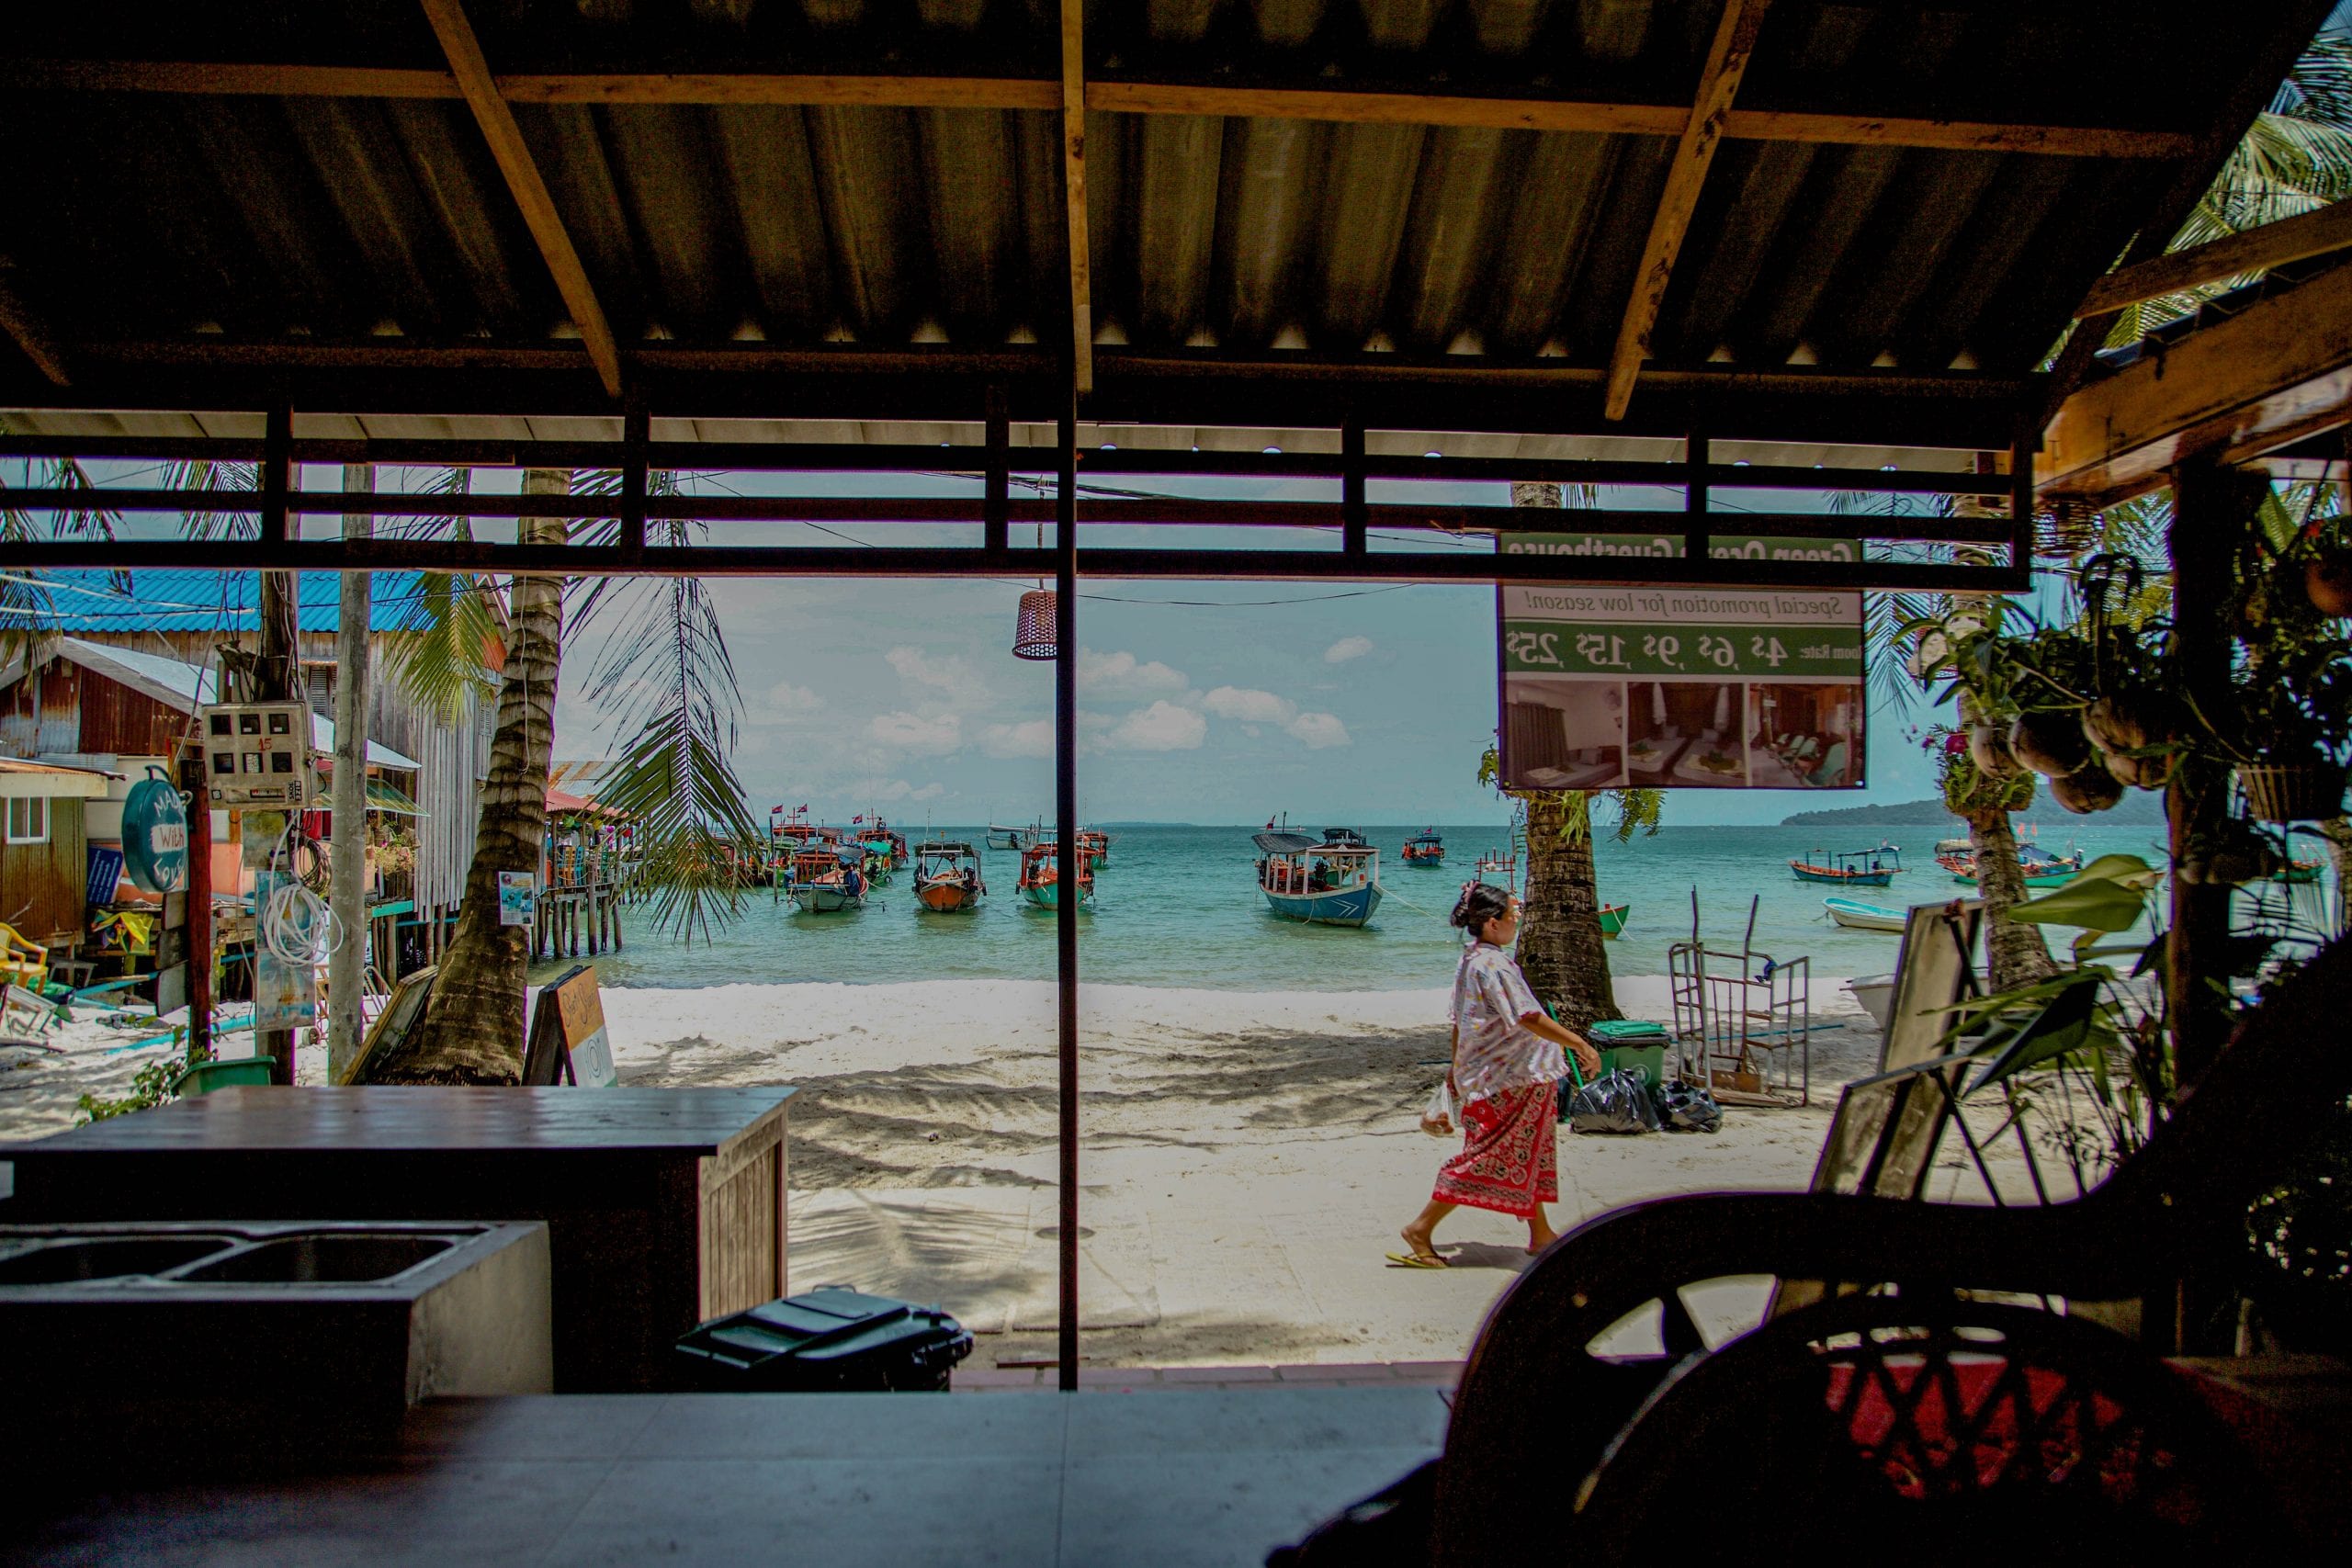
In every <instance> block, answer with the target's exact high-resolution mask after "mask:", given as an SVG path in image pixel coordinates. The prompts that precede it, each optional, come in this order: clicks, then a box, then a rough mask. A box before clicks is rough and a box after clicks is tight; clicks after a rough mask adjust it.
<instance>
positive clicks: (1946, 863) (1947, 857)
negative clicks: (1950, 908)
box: [1936, 844, 2083, 887]
mask: <svg viewBox="0 0 2352 1568" xmlns="http://www.w3.org/2000/svg"><path fill="white" fill-rule="evenodd" d="M1936 863H1937V864H1938V865H1939V866H1942V867H1943V868H1944V869H1945V870H1946V871H1948V872H1950V873H1951V879H1952V880H1953V881H1954V882H1957V883H1959V884H1960V885H1961V886H1963V887H1973V886H1976V853H1975V851H1974V850H1973V849H1970V850H1966V851H1959V850H1955V851H1950V852H1945V853H1942V854H1939V855H1938V856H1937V857H1936ZM2018 869H2019V870H2021V871H2022V872H2024V874H2025V885H2026V886H2028V887H2064V886H2066V884H2068V883H2069V882H2072V881H2074V880H2075V873H2076V872H2079V871H2081V870H2082V869H2083V852H2082V851H2080V850H2076V851H2075V852H2073V853H2071V854H2066V855H2052V854H2050V853H2049V852H2046V851H2043V850H2039V849H2036V848H2035V847H2034V846H2033V845H2031V844H2019V845H2018Z"/></svg>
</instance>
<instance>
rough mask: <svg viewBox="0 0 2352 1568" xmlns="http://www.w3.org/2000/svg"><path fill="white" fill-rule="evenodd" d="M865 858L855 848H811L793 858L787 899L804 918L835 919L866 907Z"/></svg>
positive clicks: (853, 846) (846, 846)
mask: <svg viewBox="0 0 2352 1568" xmlns="http://www.w3.org/2000/svg"><path fill="white" fill-rule="evenodd" d="M865 888H866V876H865V854H864V852H862V851H860V850H859V849H858V848H857V847H856V846H855V845H854V844H845V845H842V847H840V848H838V849H826V848H809V849H804V850H801V851H799V852H797V853H796V854H794V855H793V857H792V868H791V880H789V881H788V882H786V884H785V889H784V892H785V897H787V898H789V899H791V900H792V905H793V908H797V909H798V910H799V911H800V912H801V913H802V914H804V915H835V914H839V913H841V912H842V910H844V909H862V908H865Z"/></svg>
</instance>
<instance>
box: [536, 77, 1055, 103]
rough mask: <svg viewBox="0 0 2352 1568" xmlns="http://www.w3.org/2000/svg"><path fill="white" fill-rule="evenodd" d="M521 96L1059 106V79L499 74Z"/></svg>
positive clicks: (577, 99)
mask: <svg viewBox="0 0 2352 1568" xmlns="http://www.w3.org/2000/svg"><path fill="white" fill-rule="evenodd" d="M497 82H498V90H499V92H500V93H501V94H502V95H503V96H505V97H506V98H507V99H508V100H509V101H511V102H514V103H518V104H787V105H788V104H823V105H836V106H842V107H851V108H924V109H1057V108H1059V107H1062V94H1061V88H1060V86H1059V85H1058V84H1057V83H1054V82H1050V81H1046V80H1042V79H1040V78H1036V77H1021V76H889V75H874V76H794V75H773V74H767V73H751V72H715V71H714V72H674V71H673V72H629V73H608V74H582V73H546V74H534V73H523V74H515V75H502V76H500V77H498V78H497Z"/></svg>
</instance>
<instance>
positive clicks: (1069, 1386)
mask: <svg viewBox="0 0 2352 1568" xmlns="http://www.w3.org/2000/svg"><path fill="white" fill-rule="evenodd" d="M1055 444H1056V446H1058V447H1059V449H1060V450H1059V454H1058V455H1059V458H1060V465H1061V467H1060V476H1059V478H1060V482H1059V483H1058V484H1057V485H1056V486H1055V487H1054V591H1055V592H1054V814H1055V817H1056V819H1057V835H1056V850H1055V864H1056V865H1057V867H1058V869H1059V871H1060V874H1061V884H1060V886H1059V888H1058V889H1057V893H1056V896H1055V899H1054V904H1055V910H1054V913H1055V920H1054V928H1055V936H1056V938H1057V941H1056V944H1055V974H1056V976H1057V979H1058V980H1059V982H1060V1003H1061V1008H1060V1017H1059V1023H1060V1028H1059V1037H1060V1046H1061V1083H1060V1091H1061V1129H1060V1132H1061V1170H1060V1177H1061V1194H1060V1195H1061V1214H1060V1220H1061V1224H1060V1229H1059V1235H1058V1236H1057V1240H1058V1241H1059V1243H1060V1246H1059V1247H1058V1248H1057V1251H1058V1252H1059V1254H1060V1270H1059V1271H1060V1276H1061V1314H1060V1317H1061V1333H1060V1336H1059V1343H1058V1348H1057V1357H1058V1359H1059V1362H1060V1365H1059V1368H1058V1371H1059V1373H1060V1377H1059V1379H1058V1382H1059V1384H1060V1386H1061V1388H1062V1389H1063V1391H1064V1392H1071V1391H1074V1390H1076V1389H1077V1387H1078V907H1079V902H1080V898H1081V897H1083V893H1082V890H1081V887H1080V882H1081V875H1080V865H1079V863H1078V394H1077V391H1076V389H1072V390H1071V392H1070V394H1069V411H1068V412H1066V413H1065V414H1063V416H1062V418H1061V420H1060V429H1059V431H1058V432H1057V441H1056V443H1055Z"/></svg>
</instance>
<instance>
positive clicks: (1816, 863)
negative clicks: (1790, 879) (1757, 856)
mask: <svg viewBox="0 0 2352 1568" xmlns="http://www.w3.org/2000/svg"><path fill="white" fill-rule="evenodd" d="M1902 869H1903V851H1902V849H1901V848H1900V847H1899V846H1897V845H1894V844H1881V845H1879V847H1878V848H1876V849H1874V850H1847V851H1839V852H1836V853H1834V854H1833V853H1831V852H1827V851H1825V850H1809V851H1807V852H1806V853H1805V858H1804V859H1803V860H1792V861H1791V862H1790V863H1789V870H1790V871H1791V872H1792V873H1793V874H1795V876H1796V879H1797V880H1798V881H1799V882H1828V883H1835V884H1837V885H1838V886H1843V887H1885V886H1889V885H1891V884H1892V883H1893V882H1894V874H1895V873H1896V872H1899V871H1901V870H1902Z"/></svg>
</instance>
